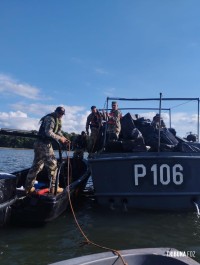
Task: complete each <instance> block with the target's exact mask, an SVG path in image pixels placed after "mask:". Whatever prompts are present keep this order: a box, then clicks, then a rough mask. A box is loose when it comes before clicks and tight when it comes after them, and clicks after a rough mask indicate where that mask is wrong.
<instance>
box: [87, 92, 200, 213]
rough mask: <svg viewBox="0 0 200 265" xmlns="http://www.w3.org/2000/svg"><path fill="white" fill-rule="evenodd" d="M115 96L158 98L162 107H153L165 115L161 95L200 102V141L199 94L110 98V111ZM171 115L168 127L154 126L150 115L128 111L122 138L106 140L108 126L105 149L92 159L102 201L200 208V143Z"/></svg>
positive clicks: (134, 205)
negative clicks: (174, 124) (183, 133)
mask: <svg viewBox="0 0 200 265" xmlns="http://www.w3.org/2000/svg"><path fill="white" fill-rule="evenodd" d="M110 100H114V101H128V102H129V103H130V102H135V101H145V102H146V101H159V102H160V104H159V108H157V109H156V108H154V109H156V110H157V111H159V115H160V117H161V110H162V108H161V102H162V101H175V100H178V101H180V100H181V101H182V102H183V101H185V102H186V101H187V102H188V101H193V102H197V109H198V113H197V115H196V117H197V140H198V141H199V98H162V97H160V98H147V99H130V98H107V109H106V110H107V111H108V110H109V109H108V105H109V102H110ZM133 106H134V105H133ZM119 109H120V108H119ZM126 109H128V108H126ZM129 109H134V108H129ZM140 109H142V110H143V109H147V108H140ZM169 110H170V113H171V109H169ZM129 111H130V110H129ZM169 118H170V128H169V129H168V128H161V127H160V126H159V128H155V127H153V126H152V123H151V121H150V120H148V119H145V118H144V117H138V115H132V114H131V113H130V112H128V113H127V114H126V115H124V116H123V117H122V119H121V125H122V129H121V135H120V137H119V139H118V140H116V139H114V140H107V138H106V137H107V135H106V126H105V132H104V145H103V148H102V151H100V152H97V153H94V154H91V155H90V157H89V159H88V163H89V165H90V168H91V176H92V180H93V185H94V195H95V198H96V199H97V202H98V203H99V204H100V205H103V206H106V207H110V208H112V209H115V208H121V209H124V210H129V209H131V208H132V209H142V210H145V209H146V210H169V211H171V210H174V211H177V210H184V211H191V210H197V211H198V213H200V211H199V205H200V176H199V172H200V143H199V142H190V141H187V140H185V139H184V138H180V137H178V136H176V133H175V130H173V129H172V128H171V116H170V115H169Z"/></svg>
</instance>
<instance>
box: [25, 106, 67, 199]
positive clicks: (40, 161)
mask: <svg viewBox="0 0 200 265" xmlns="http://www.w3.org/2000/svg"><path fill="white" fill-rule="evenodd" d="M64 114H65V109H64V108H63V107H57V108H56V110H55V111H54V112H53V113H50V114H47V115H46V116H44V117H42V118H41V120H40V123H41V125H40V128H39V133H38V134H39V135H40V136H41V138H40V139H38V140H37V141H36V142H35V143H34V154H35V156H34V161H33V164H32V167H31V168H30V170H29V172H28V175H27V179H26V184H25V191H26V193H29V192H33V191H34V190H35V188H34V183H35V180H36V177H37V174H38V173H39V172H40V171H41V170H42V169H43V167H44V166H46V168H47V171H48V177H49V180H50V192H51V193H52V194H54V192H55V184H56V174H57V159H56V157H55V155H54V151H53V147H52V143H51V138H53V139H55V140H57V141H59V142H61V143H62V144H68V143H69V140H68V139H67V138H65V137H64V136H63V134H62V132H61V128H62V123H61V119H62V117H63V115H64ZM62 191H63V189H62V188H60V187H58V189H57V192H62Z"/></svg>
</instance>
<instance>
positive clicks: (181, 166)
mask: <svg viewBox="0 0 200 265" xmlns="http://www.w3.org/2000/svg"><path fill="white" fill-rule="evenodd" d="M89 164H90V167H91V172H92V180H93V185H94V192H95V197H96V199H97V201H98V203H99V204H101V205H105V206H109V207H112V208H116V207H117V208H119V207H123V208H124V209H130V208H134V209H149V210H192V209H193V210H194V209H195V205H194V204H196V205H198V204H199V203H200V155H199V154H198V153H181V152H179V153H175V152H169V153H167V152H165V153H162V152H160V153H156V152H149V153H148V152H144V153H143V152H141V153H140V152H138V153H109V154H95V155H94V156H93V157H92V158H90V159H89Z"/></svg>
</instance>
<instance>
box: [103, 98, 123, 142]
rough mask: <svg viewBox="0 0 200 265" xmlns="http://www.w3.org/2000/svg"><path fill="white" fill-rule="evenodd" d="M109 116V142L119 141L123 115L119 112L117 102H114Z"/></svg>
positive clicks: (107, 114)
mask: <svg viewBox="0 0 200 265" xmlns="http://www.w3.org/2000/svg"><path fill="white" fill-rule="evenodd" d="M106 116H107V131H106V132H107V135H108V140H109V139H110V140H111V139H113V140H117V139H118V138H119V134H120V131H121V118H122V113H121V111H120V110H118V104H117V102H116V101H113V102H112V109H111V111H110V112H109V113H106Z"/></svg>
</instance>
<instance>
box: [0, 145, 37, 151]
mask: <svg viewBox="0 0 200 265" xmlns="http://www.w3.org/2000/svg"><path fill="white" fill-rule="evenodd" d="M0 149H15V150H33V149H32V148H20V147H1V146H0Z"/></svg>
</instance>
